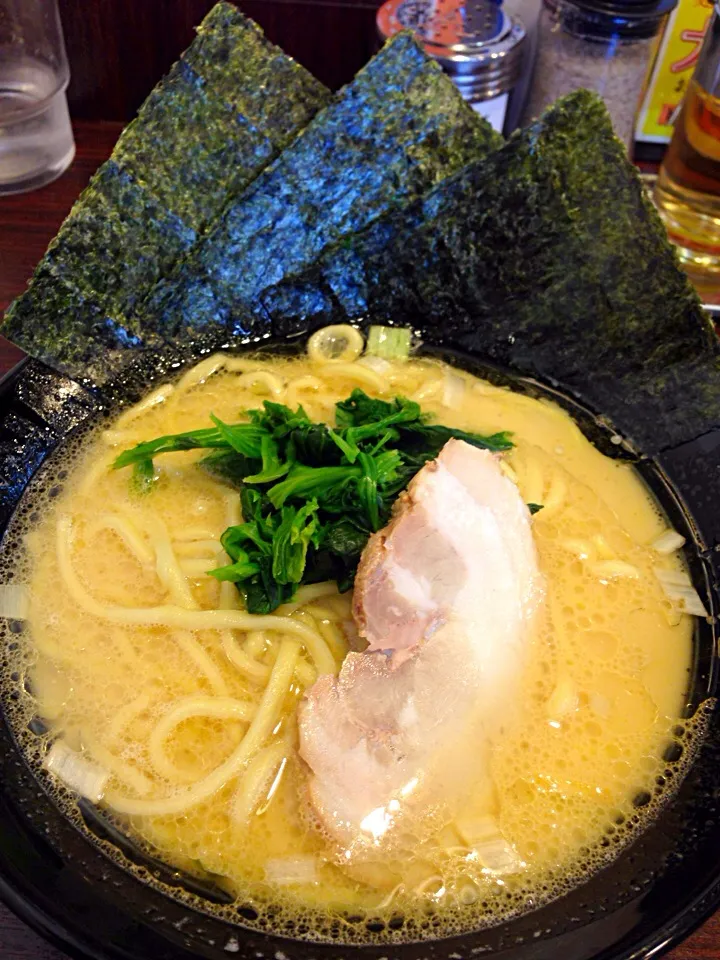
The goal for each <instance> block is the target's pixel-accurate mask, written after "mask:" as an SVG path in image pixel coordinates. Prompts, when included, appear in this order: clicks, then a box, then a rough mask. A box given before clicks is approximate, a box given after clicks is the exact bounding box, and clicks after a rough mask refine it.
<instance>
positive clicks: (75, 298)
mask: <svg viewBox="0 0 720 960" xmlns="http://www.w3.org/2000/svg"><path fill="white" fill-rule="evenodd" d="M31 289H32V294H33V295H32V297H29V296H27V295H25V296H22V297H20V298H19V299H17V300H15V302H14V303H13V305H12V310H11V312H10V313H8V316H7V320H6V322H5V324H4V326H3V327H2V333H3V335H4V336H6V337H8V338H9V339H11V340H13V342H14V343H18V344H20V346H21V347H22V348H23V349H24V350H25V351H26V352H27V353H29V354H30V356H32V357H35V358H36V359H38V360H42V361H43V362H44V363H46V364H47V365H48V366H50V367H52V368H53V369H55V370H60V371H61V372H63V373H65V374H67V376H69V377H72V378H73V379H74V380H76V381H77V382H78V383H81V384H83V385H86V386H89V387H93V386H95V385H97V384H102V383H105V382H106V381H107V380H109V379H111V378H112V377H114V376H115V375H117V374H118V373H119V372H120V371H121V370H122V369H123V368H124V367H125V366H126V365H127V363H128V362H129V361H130V360H131V359H132V356H133V355H134V354H135V353H136V352H137V350H138V349H139V347H140V341H139V340H138V338H137V337H135V336H134V335H133V334H132V332H131V331H129V330H128V329H127V327H126V326H125V325H123V324H122V322H118V321H117V320H115V319H113V318H111V317H109V316H108V315H107V314H105V313H104V312H103V311H102V310H101V309H100V308H99V307H98V305H97V304H96V303H95V302H94V301H93V300H91V299H90V298H87V297H85V296H83V295H82V294H81V293H79V292H78V290H77V288H76V287H74V286H70V285H69V284H68V283H66V282H65V281H64V280H63V279H62V278H60V277H58V276H57V275H55V274H53V273H52V272H51V271H50V268H49V266H48V265H47V264H46V263H41V264H40V266H39V267H38V268H37V269H36V271H35V274H34V275H33V279H32V288H31ZM38 305H40V309H41V311H42V312H41V313H38Z"/></svg>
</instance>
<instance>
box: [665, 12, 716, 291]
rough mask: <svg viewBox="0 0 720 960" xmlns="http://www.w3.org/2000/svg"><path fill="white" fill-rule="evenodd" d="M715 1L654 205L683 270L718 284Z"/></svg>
mask: <svg viewBox="0 0 720 960" xmlns="http://www.w3.org/2000/svg"><path fill="white" fill-rule="evenodd" d="M719 9H720V0H716V3H715V7H714V10H713V14H712V18H711V21H710V23H709V25H708V28H707V32H706V34H705V40H704V41H703V46H702V49H701V51H700V57H699V59H698V64H697V67H696V68H695V73H694V74H693V77H692V80H691V81H690V85H689V87H688V91H687V94H686V96H685V101H684V103H683V106H682V108H681V111H680V114H679V116H678V118H677V120H676V122H675V127H674V131H673V137H672V141H671V142H670V146H669V147H668V150H667V153H666V154H665V159H664V160H663V164H662V167H661V168H660V173H659V175H658V179H657V183H656V186H655V203H656V206H657V208H658V211H659V213H660V216H661V217H662V218H663V220H664V222H665V226H666V228H667V232H668V236H669V237H670V240H672V242H673V243H674V244H675V245H676V247H677V250H678V254H679V256H680V259H681V261H682V263H683V265H684V266H685V268H686V270H687V271H688V273H690V274H691V275H693V278H694V279H695V278H696V277H697V279H698V280H699V281H700V282H701V283H702V280H703V277H705V278H706V279H707V280H708V281H709V282H712V280H713V279H714V281H715V283H718V282H720V13H719Z"/></svg>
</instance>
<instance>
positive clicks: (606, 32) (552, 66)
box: [523, 0, 677, 147]
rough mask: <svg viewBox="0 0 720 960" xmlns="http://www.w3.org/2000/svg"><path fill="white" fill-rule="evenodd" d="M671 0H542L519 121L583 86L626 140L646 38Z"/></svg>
mask: <svg viewBox="0 0 720 960" xmlns="http://www.w3.org/2000/svg"><path fill="white" fill-rule="evenodd" d="M676 4H677V0H543V4H542V10H541V12H540V19H539V21H538V51H537V62H536V66H535V74H534V79H533V84H532V89H531V91H530V97H529V100H528V104H527V108H526V110H525V113H524V117H523V122H524V123H527V122H529V121H530V120H531V119H533V118H534V117H536V116H538V115H539V114H540V113H542V111H543V110H544V109H545V108H546V107H548V106H549V105H550V104H551V103H553V102H554V101H555V100H557V98H558V97H561V96H563V95H564V94H566V93H571V92H572V91H573V90H578V89H580V88H582V87H585V88H587V89H589V90H594V91H595V92H596V93H598V94H599V95H600V96H601V97H602V98H603V99H604V100H605V103H606V105H607V108H608V110H609V112H610V116H611V118H612V122H613V126H614V128H615V133H616V134H617V136H618V137H619V138H620V139H621V140H622V141H623V143H625V144H626V145H627V146H628V147H629V146H630V144H631V142H632V137H633V129H634V117H635V111H636V109H637V105H638V101H639V98H640V94H641V92H642V86H643V81H644V78H645V72H646V68H647V63H648V60H649V58H650V55H651V52H652V42H653V38H654V37H655V35H656V34H657V33H658V32H659V30H660V28H661V27H662V25H663V22H664V19H665V17H666V16H667V14H668V13H669V12H670V11H671V10H672V9H673V8H674V7H675V6H676Z"/></svg>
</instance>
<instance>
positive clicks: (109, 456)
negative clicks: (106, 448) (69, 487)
mask: <svg viewBox="0 0 720 960" xmlns="http://www.w3.org/2000/svg"><path fill="white" fill-rule="evenodd" d="M115 456H116V454H115V452H114V451H112V450H111V451H110V452H109V453H106V454H105V455H104V456H101V457H100V458H99V459H98V460H97V461H96V462H95V463H94V464H93V466H92V467H91V468H90V469H89V470H88V471H87V473H86V474H85V476H84V477H83V478H82V480H81V481H80V483H79V484H78V493H79V494H80V495H81V496H86V495H87V494H88V493H90V491H91V490H92V488H93V487H94V486H95V484H96V483H97V481H98V480H99V479H100V477H103V476H105V474H106V473H107V472H108V470H109V468H110V464H111V463H112V462H113V460H114V459H115Z"/></svg>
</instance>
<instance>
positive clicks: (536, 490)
mask: <svg viewBox="0 0 720 960" xmlns="http://www.w3.org/2000/svg"><path fill="white" fill-rule="evenodd" d="M544 492H545V478H544V477H543V473H542V470H541V469H540V464H539V463H538V462H537V460H536V459H535V458H534V457H529V458H528V459H527V460H526V462H525V484H524V489H523V496H524V497H525V499H526V501H527V502H528V503H542V502H543V494H544Z"/></svg>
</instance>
